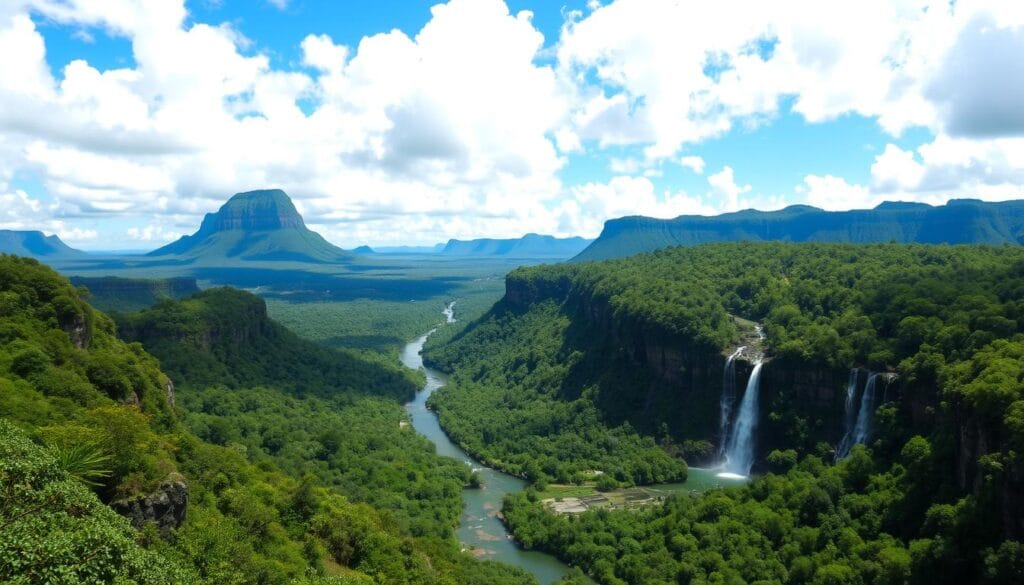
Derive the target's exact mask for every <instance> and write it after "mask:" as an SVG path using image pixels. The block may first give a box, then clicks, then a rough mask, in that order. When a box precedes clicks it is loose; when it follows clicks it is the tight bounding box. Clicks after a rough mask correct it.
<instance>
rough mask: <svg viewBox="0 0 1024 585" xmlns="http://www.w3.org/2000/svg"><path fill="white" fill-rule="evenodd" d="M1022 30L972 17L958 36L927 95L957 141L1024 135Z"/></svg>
mask: <svg viewBox="0 0 1024 585" xmlns="http://www.w3.org/2000/svg"><path fill="white" fill-rule="evenodd" d="M1022 56H1024V28H1022V27H1003V26H1000V24H999V23H997V22H996V20H995V18H994V17H993V15H991V14H989V13H983V14H979V15H977V16H975V17H974V18H973V19H972V20H971V21H970V23H969V24H968V25H967V26H966V27H965V28H964V29H963V30H962V31H960V34H959V36H958V37H957V40H956V43H955V44H954V45H953V47H951V48H950V50H949V52H948V54H947V55H946V56H945V62H944V63H943V64H942V66H941V67H940V69H939V73H938V74H937V75H936V76H935V77H934V78H933V79H932V80H931V81H930V82H929V84H928V86H927V88H926V95H927V96H928V98H929V99H931V100H932V101H934V102H935V103H936V104H937V105H938V107H939V110H940V111H941V113H942V121H943V126H944V128H945V130H946V131H947V132H948V133H949V134H950V135H951V136H956V137H994V136H1020V135H1024V107H1021V104H1024V58H1022Z"/></svg>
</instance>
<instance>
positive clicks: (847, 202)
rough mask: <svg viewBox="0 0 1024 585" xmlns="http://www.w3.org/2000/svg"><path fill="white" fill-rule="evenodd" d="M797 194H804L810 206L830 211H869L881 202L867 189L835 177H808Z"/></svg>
mask: <svg viewBox="0 0 1024 585" xmlns="http://www.w3.org/2000/svg"><path fill="white" fill-rule="evenodd" d="M796 192H797V193H801V194H803V195H804V196H805V199H806V201H807V203H808V204H810V205H813V206H815V207H820V208H822V209H827V210H829V211H838V210H843V209H868V208H871V207H874V206H875V205H877V204H878V203H879V202H880V198H877V197H874V196H872V195H871V191H869V190H868V188H867V187H864V186H861V185H851V184H850V183H847V182H846V179H843V178H842V177H836V176H834V175H825V176H817V175H807V176H806V177H804V182H803V183H802V184H801V185H798V186H797V187H796Z"/></svg>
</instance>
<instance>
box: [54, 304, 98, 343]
mask: <svg viewBox="0 0 1024 585" xmlns="http://www.w3.org/2000/svg"><path fill="white" fill-rule="evenodd" d="M90 325H91V324H90V323H89V316H88V314H87V313H86V311H76V312H75V313H74V314H71V315H67V316H65V317H62V318H61V321H60V328H61V329H63V330H64V332H65V333H67V334H68V337H70V338H71V343H73V344H74V345H75V347H77V348H78V349H88V347H89V344H90V343H92V327H91V326H90Z"/></svg>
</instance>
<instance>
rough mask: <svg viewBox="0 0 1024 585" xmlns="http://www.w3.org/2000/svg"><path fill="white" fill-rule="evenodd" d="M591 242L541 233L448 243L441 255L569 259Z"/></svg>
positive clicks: (450, 241)
mask: <svg viewBox="0 0 1024 585" xmlns="http://www.w3.org/2000/svg"><path fill="white" fill-rule="evenodd" d="M592 241H593V240H587V239H584V238H579V237H575V238H556V237H554V236H542V235H538V234H526V235H525V236H523V237H521V238H512V239H503V240H499V239H493V238H481V239H477V240H448V243H447V244H445V246H444V248H443V249H442V250H441V253H442V254H445V255H447V256H492V257H505V258H550V259H569V258H572V257H573V256H575V255H577V254H579V253H580V252H582V251H583V249H584V248H586V247H587V245H588V244H590V243H591V242H592Z"/></svg>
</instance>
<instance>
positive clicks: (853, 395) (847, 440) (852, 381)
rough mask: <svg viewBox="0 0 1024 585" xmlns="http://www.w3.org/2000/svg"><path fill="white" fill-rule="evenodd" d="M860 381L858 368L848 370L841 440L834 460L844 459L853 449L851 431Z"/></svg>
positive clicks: (855, 419)
mask: <svg viewBox="0 0 1024 585" xmlns="http://www.w3.org/2000/svg"><path fill="white" fill-rule="evenodd" d="M858 380H860V368H853V369H852V370H850V377H849V379H848V380H847V381H846V405H845V408H844V410H843V415H844V416H843V438H842V440H841V441H839V447H838V448H837V449H836V460H839V459H842V458H843V457H846V456H847V455H848V454H849V453H850V448H851V447H853V429H854V425H855V424H856V423H857V411H856V409H855V407H856V405H857V381H858Z"/></svg>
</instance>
